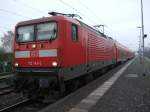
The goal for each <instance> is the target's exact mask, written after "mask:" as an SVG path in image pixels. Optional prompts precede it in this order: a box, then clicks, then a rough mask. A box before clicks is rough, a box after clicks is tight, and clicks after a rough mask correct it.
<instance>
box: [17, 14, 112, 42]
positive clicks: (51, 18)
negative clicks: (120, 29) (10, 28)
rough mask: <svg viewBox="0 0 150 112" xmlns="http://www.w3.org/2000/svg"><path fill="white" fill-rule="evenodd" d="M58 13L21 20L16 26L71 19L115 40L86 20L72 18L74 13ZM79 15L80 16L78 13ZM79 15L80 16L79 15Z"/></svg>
mask: <svg viewBox="0 0 150 112" xmlns="http://www.w3.org/2000/svg"><path fill="white" fill-rule="evenodd" d="M57 14H59V15H57ZM57 14H55V13H54V14H53V15H52V16H49V17H42V18H38V19H32V20H27V21H21V22H19V23H18V24H17V25H16V27H17V26H25V25H30V24H37V23H43V22H48V21H57V20H67V21H70V22H72V23H74V24H77V25H81V26H83V27H86V28H88V29H90V30H92V31H94V32H95V33H97V34H100V35H102V36H103V37H104V38H108V39H111V40H113V38H111V37H108V36H106V35H105V34H103V33H102V32H100V31H99V30H98V29H96V28H94V27H91V26H89V25H87V24H85V23H84V22H82V21H80V20H78V19H75V18H72V17H71V16H72V14H71V16H70V17H68V16H66V14H65V15H63V14H62V13H57ZM77 16H78V15H77ZM79 17H80V16H79ZM80 18H81V17H80Z"/></svg>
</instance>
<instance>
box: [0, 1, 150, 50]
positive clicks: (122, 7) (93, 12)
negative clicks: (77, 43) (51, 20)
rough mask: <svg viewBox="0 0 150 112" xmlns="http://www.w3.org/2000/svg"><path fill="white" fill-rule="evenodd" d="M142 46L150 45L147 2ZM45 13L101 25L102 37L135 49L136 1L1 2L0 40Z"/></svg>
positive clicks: (144, 2)
mask: <svg viewBox="0 0 150 112" xmlns="http://www.w3.org/2000/svg"><path fill="white" fill-rule="evenodd" d="M143 5H144V25H145V33H146V34H148V38H147V39H145V43H146V46H148V44H149V43H150V21H149V20H150V14H149V11H150V0H143ZM49 11H57V12H62V13H76V14H79V15H80V16H81V17H82V18H83V19H82V21H83V22H85V23H87V24H89V25H96V24H104V25H105V33H106V34H107V35H109V36H111V37H113V38H114V39H116V40H118V41H119V42H120V43H122V44H124V45H125V46H128V47H129V48H131V49H133V50H137V49H138V41H139V38H138V36H139V29H137V28H136V27H137V26H140V25H141V20H140V17H141V15H140V0H1V3H0V37H1V36H2V35H3V34H4V33H5V32H6V31H8V30H14V26H15V25H16V23H17V22H19V21H23V20H29V19H35V18H39V17H43V16H49V15H48V14H47V13H48V12H49Z"/></svg>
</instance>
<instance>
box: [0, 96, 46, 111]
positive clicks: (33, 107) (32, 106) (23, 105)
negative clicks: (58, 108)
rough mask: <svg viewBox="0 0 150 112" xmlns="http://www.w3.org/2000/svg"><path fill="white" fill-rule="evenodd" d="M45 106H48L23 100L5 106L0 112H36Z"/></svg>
mask: <svg viewBox="0 0 150 112" xmlns="http://www.w3.org/2000/svg"><path fill="white" fill-rule="evenodd" d="M47 105H48V104H42V103H40V102H35V101H32V100H30V99H25V100H22V101H20V102H18V103H15V104H13V105H10V106H7V107H6V108H3V109H0V112H37V111H39V110H41V109H42V108H44V107H46V106H47Z"/></svg>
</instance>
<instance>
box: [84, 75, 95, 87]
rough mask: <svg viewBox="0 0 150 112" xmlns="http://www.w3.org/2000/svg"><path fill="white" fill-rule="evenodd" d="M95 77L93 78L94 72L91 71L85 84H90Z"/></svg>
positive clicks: (86, 77)
mask: <svg viewBox="0 0 150 112" xmlns="http://www.w3.org/2000/svg"><path fill="white" fill-rule="evenodd" d="M93 79H94V78H93V74H92V73H90V74H88V75H87V76H85V79H84V80H85V84H88V83H89V82H91V81H92V80H93Z"/></svg>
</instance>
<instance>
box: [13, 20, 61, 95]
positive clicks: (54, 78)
mask: <svg viewBox="0 0 150 112" xmlns="http://www.w3.org/2000/svg"><path fill="white" fill-rule="evenodd" d="M60 24H61V20H59V19H57V18H42V19H38V20H31V21H26V22H21V23H19V24H18V25H17V26H16V29H15V39H14V70H15V73H16V77H15V79H14V85H15V87H16V90H19V91H20V92H22V91H23V92H24V93H27V94H28V95H29V94H32V95H35V94H36V93H37V92H39V91H40V92H41V89H42V90H43V88H44V91H45V90H46V94H47V93H49V92H53V91H52V89H53V88H54V89H57V88H58V87H57V86H58V85H57V84H58V75H59V68H61V63H60V62H61V59H60V58H61V56H60V54H61V52H59V51H61V50H60V44H61V41H60V40H61V38H60V34H62V33H63V32H62V31H61V30H60V26H61V25H60ZM44 93H45V92H44ZM38 94H39V93H38ZM42 94H43V93H42Z"/></svg>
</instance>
